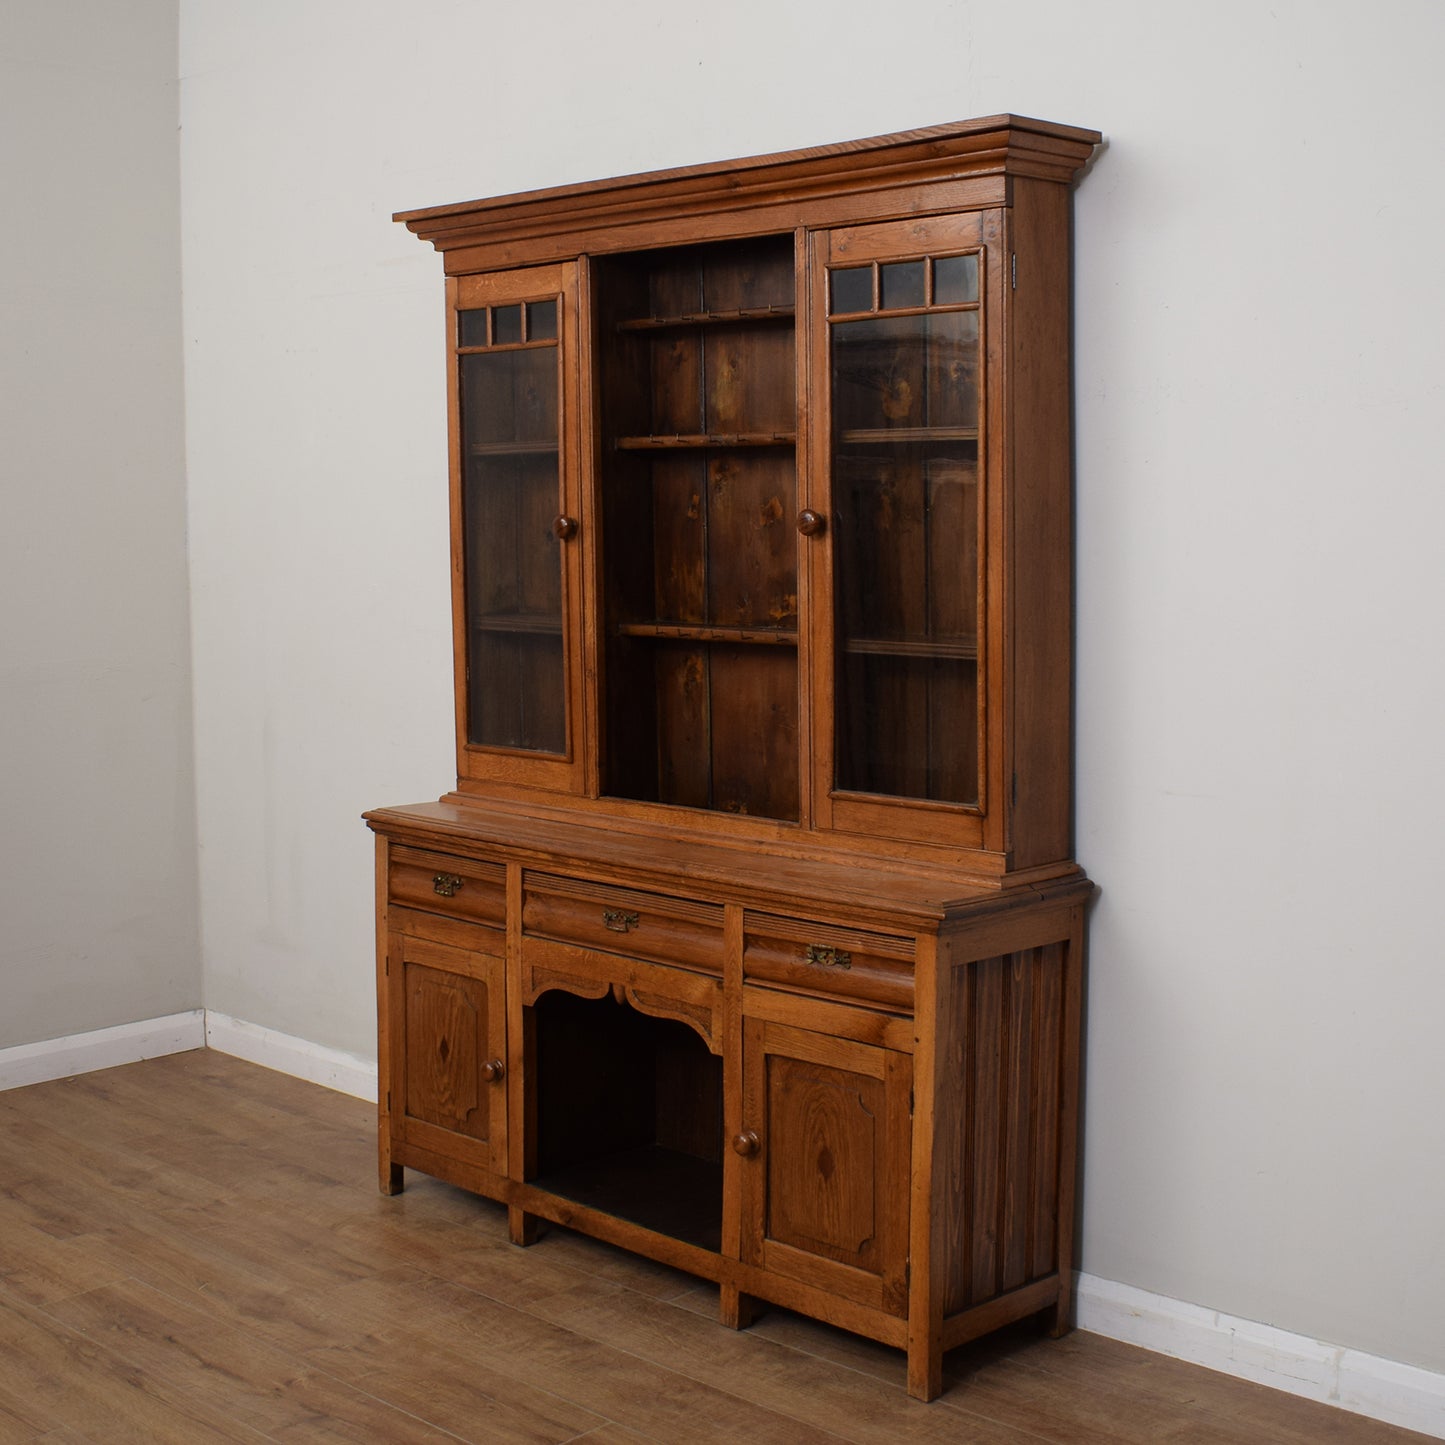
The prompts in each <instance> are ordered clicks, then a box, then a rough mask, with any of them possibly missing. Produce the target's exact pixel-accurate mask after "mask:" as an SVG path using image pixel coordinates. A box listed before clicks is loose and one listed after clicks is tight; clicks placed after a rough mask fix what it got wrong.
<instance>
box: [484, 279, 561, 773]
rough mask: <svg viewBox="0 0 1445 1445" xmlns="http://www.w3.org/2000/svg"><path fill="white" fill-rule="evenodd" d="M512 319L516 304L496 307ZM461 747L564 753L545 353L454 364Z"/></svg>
mask: <svg viewBox="0 0 1445 1445" xmlns="http://www.w3.org/2000/svg"><path fill="white" fill-rule="evenodd" d="M497 309H498V311H502V310H511V311H514V312H516V313H517V316H518V326H519V327H520V308H519V307H508V308H502V307H499V308H497ZM459 366H460V373H461V392H462V395H461V403H462V405H461V411H462V481H463V495H462V507H463V520H464V548H465V553H466V617H467V700H468V727H467V736H468V740H469V741H471V742H473V743H477V744H480V745H483V746H488V747H508V748H525V749H528V750H530V751H534V752H545V753H563V752H565V751H566V708H565V698H566V686H565V676H564V671H563V666H564V663H563V652H562V556H561V547H560V545H559V543H558V542H557V539H556V538H555V537H554V536H553V534H552V519H553V518H554V517H555V516H556V515H557V513H558V511H559V501H560V477H559V473H558V452H557V435H558V404H557V402H558V399H557V350H556V348H555V347H551V346H547V347H538V348H537V349H535V350H524V351H503V352H481V353H475V354H472V355H469V356H463V357H461V358H460V360H459Z"/></svg>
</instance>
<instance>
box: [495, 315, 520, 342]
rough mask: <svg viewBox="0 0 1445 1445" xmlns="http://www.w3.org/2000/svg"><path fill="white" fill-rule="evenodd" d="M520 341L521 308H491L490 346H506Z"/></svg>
mask: <svg viewBox="0 0 1445 1445" xmlns="http://www.w3.org/2000/svg"><path fill="white" fill-rule="evenodd" d="M521 339H522V308H521V307H520V306H493V307H492V345H493V346H507V345H510V344H511V343H513V342H517V341H520V340H521Z"/></svg>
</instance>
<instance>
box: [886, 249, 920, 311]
mask: <svg viewBox="0 0 1445 1445" xmlns="http://www.w3.org/2000/svg"><path fill="white" fill-rule="evenodd" d="M926 265H927V263H926V262H924V261H896V262H894V263H893V264H892V265H891V266H880V267H879V268H878V281H879V292H880V295H879V306H880V307H881V309H882V310H884V311H900V310H902V309H903V308H904V307H907V306H922V305H923V304H924V299H925V298H924V293H923V278H924V270H925V267H926Z"/></svg>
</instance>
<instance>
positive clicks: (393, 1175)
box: [380, 1155, 406, 1194]
mask: <svg viewBox="0 0 1445 1445" xmlns="http://www.w3.org/2000/svg"><path fill="white" fill-rule="evenodd" d="M405 1173H406V1171H405V1170H404V1169H403V1168H402V1167H401V1165H400V1164H393V1163H392V1162H391V1158H390V1156H389V1155H387V1156H383V1157H382V1160H381V1179H380V1183H381V1192H382V1193H383V1194H400V1193H401V1191H402V1189H403V1188H404V1187H405V1178H404V1176H405Z"/></svg>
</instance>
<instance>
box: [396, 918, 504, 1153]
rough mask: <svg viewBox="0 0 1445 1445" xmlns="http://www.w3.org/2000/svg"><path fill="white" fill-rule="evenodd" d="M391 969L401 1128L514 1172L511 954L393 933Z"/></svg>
mask: <svg viewBox="0 0 1445 1445" xmlns="http://www.w3.org/2000/svg"><path fill="white" fill-rule="evenodd" d="M499 946H500V944H499ZM388 975H389V980H390V984H391V998H390V1004H391V1010H392V1020H391V1031H390V1033H391V1041H392V1093H393V1099H392V1109H391V1117H392V1121H393V1122H392V1129H393V1133H394V1135H395V1136H396V1137H397V1138H398V1139H400V1140H402V1141H403V1142H404V1143H407V1144H412V1145H415V1146H416V1147H418V1148H421V1149H427V1150H431V1151H432V1152H434V1153H437V1154H442V1155H445V1156H446V1157H448V1158H452V1159H460V1160H463V1161H465V1162H467V1163H471V1164H477V1165H480V1166H481V1167H483V1168H486V1169H490V1170H493V1171H494V1172H496V1173H505V1171H506V1162H507V1150H506V1127H507V1123H506V1121H507V1090H506V1077H505V1076H506V1058H507V1029H506V1009H505V1006H504V1004H503V987H504V984H503V980H504V977H505V971H504V967H503V963H502V959H501V958H500V957H496V956H493V955H491V954H486V953H478V952H474V951H472V950H470V949H460V948H453V947H450V946H448V945H446V944H441V943H433V942H432V941H431V940H429V939H423V938H415V937H412V936H410V935H408V934H402V933H393V934H392V935H391V942H390V947H389V950H388ZM398 1092H399V1094H400V1098H397V1097H395V1095H396V1094H397V1093H398Z"/></svg>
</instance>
